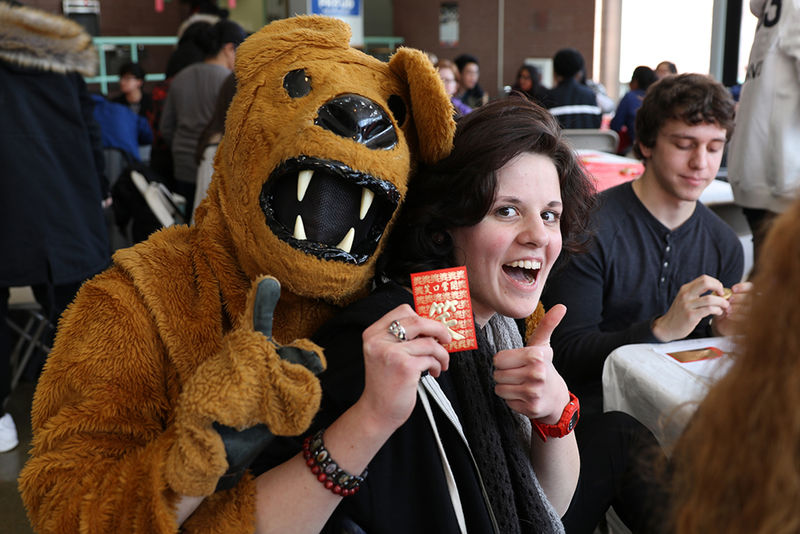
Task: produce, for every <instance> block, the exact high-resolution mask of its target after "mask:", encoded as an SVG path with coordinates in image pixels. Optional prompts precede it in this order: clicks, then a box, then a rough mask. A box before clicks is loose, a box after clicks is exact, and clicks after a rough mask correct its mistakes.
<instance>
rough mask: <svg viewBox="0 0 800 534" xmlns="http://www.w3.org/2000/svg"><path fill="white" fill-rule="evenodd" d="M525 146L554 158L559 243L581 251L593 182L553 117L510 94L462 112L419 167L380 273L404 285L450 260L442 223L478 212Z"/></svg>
mask: <svg viewBox="0 0 800 534" xmlns="http://www.w3.org/2000/svg"><path fill="white" fill-rule="evenodd" d="M525 152H531V153H535V154H541V155H543V156H546V157H548V158H550V160H551V161H552V162H553V164H554V165H555V167H556V171H557V172H558V178H559V182H560V189H561V200H562V204H563V212H562V214H561V234H562V238H563V250H564V251H566V252H567V253H574V252H582V251H584V250H585V248H586V245H587V242H588V239H589V237H590V232H589V229H588V227H587V225H588V221H589V212H590V210H591V209H592V208H593V207H594V196H595V189H594V185H593V183H592V181H591V180H590V179H589V178H588V177H587V176H586V174H585V171H584V169H583V168H582V167H581V165H580V163H579V162H578V160H577V157H576V155H575V152H574V151H573V149H572V148H571V147H570V146H569V145H568V144H567V142H566V141H565V139H564V138H563V137H562V135H561V128H560V127H559V126H558V123H557V122H556V120H555V119H554V118H553V116H552V115H550V113H549V112H547V111H546V110H545V109H544V108H542V107H540V106H538V105H537V104H535V103H533V102H531V101H529V100H527V99H525V98H521V97H510V98H506V99H503V100H497V101H494V102H491V103H489V104H486V105H484V106H481V107H480V108H478V109H476V110H474V111H472V112H471V113H469V114H467V115H465V116H464V117H462V118H461V119H460V120H459V122H458V125H457V128H456V134H455V138H454V141H453V150H452V152H451V153H450V155H448V156H447V157H446V158H444V159H443V160H441V161H439V162H438V163H436V164H434V165H432V166H429V167H421V168H420V169H418V171H417V172H416V173H415V175H414V176H413V177H412V179H411V181H410V183H409V189H408V194H407V196H406V200H405V203H404V204H403V206H402V208H401V211H400V214H399V216H398V220H397V223H396V224H395V226H394V229H393V231H392V235H391V237H390V239H389V242H388V246H387V249H386V252H385V253H384V255H383V257H382V258H381V261H380V263H379V265H378V272H379V273H382V274H383V275H385V276H387V277H388V278H390V279H393V280H395V281H397V282H399V283H402V284H408V275H409V274H410V273H413V272H419V271H427V270H432V269H442V268H446V267H452V266H454V265H455V259H454V255H453V241H452V239H451V238H450V234H449V232H448V230H451V229H453V228H458V227H463V226H472V225H475V224H477V223H479V222H480V221H481V219H483V217H484V216H485V215H486V214H487V213H488V212H489V209H490V208H491V205H492V202H493V201H494V196H495V189H496V188H497V171H498V170H499V169H500V168H502V167H503V166H504V165H505V164H506V163H508V162H509V161H511V160H512V159H514V158H515V157H516V156H518V155H520V154H522V153H525Z"/></svg>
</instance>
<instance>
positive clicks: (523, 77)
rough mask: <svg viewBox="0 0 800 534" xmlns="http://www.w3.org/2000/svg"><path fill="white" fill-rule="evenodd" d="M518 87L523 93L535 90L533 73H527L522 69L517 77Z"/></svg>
mask: <svg viewBox="0 0 800 534" xmlns="http://www.w3.org/2000/svg"><path fill="white" fill-rule="evenodd" d="M517 85H519V88H520V89H522V90H523V91H530V90H531V88H533V80H532V79H531V73H530V72H528V71H527V69H521V70H520V71H519V74H518V75H517Z"/></svg>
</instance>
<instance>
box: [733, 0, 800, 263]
mask: <svg viewBox="0 0 800 534" xmlns="http://www.w3.org/2000/svg"><path fill="white" fill-rule="evenodd" d="M750 10H751V11H752V13H753V14H754V15H756V16H757V17H758V26H757V28H756V35H755V40H754V41H753V46H752V49H751V51H750V61H749V63H748V67H747V79H745V82H744V84H743V86H742V91H741V97H740V99H739V108H738V111H737V122H738V124H737V126H736V132H735V134H734V135H733V138H732V139H731V144H730V149H729V151H728V180H729V181H730V183H731V187H732V188H733V197H734V199H735V200H736V204H738V205H740V206H742V208H743V210H742V211H743V212H744V214H745V217H746V218H747V222H748V224H749V225H750V229H751V230H752V232H753V259H754V266H755V268H756V269H758V256H759V253H760V250H761V241H762V239H763V236H764V235H765V234H766V230H767V228H768V227H769V224H770V222H771V221H772V219H774V218H775V216H776V215H777V214H778V213H782V212H783V211H785V210H786V209H787V208H788V207H789V206H790V205H791V204H792V202H793V201H794V199H796V198H797V193H798V187H800V151H798V147H800V3H798V2H797V1H795V2H783V3H782V4H781V3H777V2H774V1H767V0H752V1H751V2H750Z"/></svg>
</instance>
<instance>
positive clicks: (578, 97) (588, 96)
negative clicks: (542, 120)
mask: <svg viewBox="0 0 800 534" xmlns="http://www.w3.org/2000/svg"><path fill="white" fill-rule="evenodd" d="M545 107H546V108H547V109H548V110H550V113H552V114H553V116H554V117H555V118H556V119H558V122H559V123H560V124H561V127H562V128H600V124H601V123H602V121H603V111H602V110H601V109H600V107H599V106H598V105H597V97H595V95H594V91H592V90H591V89H590V88H589V87H587V86H585V85H583V84H581V83H578V82H577V81H576V80H574V79H569V80H565V81H562V82H561V83H559V84H558V85H557V86H555V87H553V88H552V89H550V91H548V93H547V97H546V98H545Z"/></svg>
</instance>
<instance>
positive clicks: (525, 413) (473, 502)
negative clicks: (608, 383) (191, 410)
mask: <svg viewBox="0 0 800 534" xmlns="http://www.w3.org/2000/svg"><path fill="white" fill-rule="evenodd" d="M376 196H377V195H376ZM592 198H593V191H592V186H591V184H590V182H589V180H588V179H587V177H586V176H584V174H583V172H582V170H581V168H580V166H579V165H578V163H577V161H576V159H575V155H574V153H573V152H572V150H571V149H570V148H569V146H568V145H567V144H566V143H565V142H564V141H563V139H562V138H561V134H560V131H559V128H558V126H557V124H556V123H555V121H554V120H553V118H552V117H551V116H550V115H549V114H548V113H547V112H546V111H544V110H543V109H542V108H540V107H538V106H536V105H534V104H532V103H530V102H529V101H527V100H525V99H522V98H510V99H505V100H502V101H498V102H495V103H490V104H487V105H485V106H482V107H481V108H479V110H478V111H474V112H473V113H471V114H469V115H467V116H466V117H465V118H464V119H462V122H461V123H460V125H459V126H458V129H457V133H456V137H455V142H454V148H453V151H452V152H451V154H450V156H449V157H447V158H445V159H444V160H442V161H440V162H439V163H437V164H435V165H433V166H432V167H428V168H423V169H420V171H419V173H418V174H417V176H416V177H414V178H413V179H412V181H411V183H410V185H409V189H408V193H407V201H406V203H405V204H404V205H403V207H402V208H401V212H400V215H399V216H398V222H397V225H398V226H397V227H396V230H395V231H393V233H392V237H390V242H389V246H388V249H387V253H386V254H385V255H384V257H383V259H382V264H381V267H379V269H380V270H381V271H382V273H383V276H382V278H381V281H382V282H383V283H381V284H379V287H378V288H377V289H376V290H375V291H374V292H373V294H372V295H370V296H369V297H367V298H365V299H363V300H361V301H359V302H357V303H355V304H354V305H352V306H350V307H349V308H346V309H345V310H343V311H342V313H340V314H337V316H336V318H334V319H333V320H331V321H329V322H328V323H327V324H326V325H325V326H323V327H322V329H320V331H319V332H317V334H315V336H314V339H315V341H316V342H318V343H320V344H321V345H322V346H324V347H325V351H326V355H327V358H328V369H327V370H326V371H325V373H324V374H323V375H322V376H321V377H320V379H321V383H322V387H323V403H322V407H321V412H320V413H319V414H318V416H317V418H316V419H315V428H314V429H313V430H315V431H316V432H317V434H315V437H314V438H312V439H311V440H310V441H309V442H308V444H307V445H305V448H306V449H307V451H306V454H305V460H304V457H303V456H302V455H298V456H295V458H293V459H291V460H289V461H288V462H284V463H283V464H280V465H277V466H275V467H273V468H272V469H269V467H271V465H269V459H270V458H272V459H274V458H277V457H278V451H277V450H273V451H271V452H270V453H268V455H267V456H269V457H270V458H267V457H266V456H265V457H263V458H262V460H264V461H265V462H267V464H265V465H264V468H265V469H267V470H266V472H265V473H263V474H262V475H260V477H259V481H260V483H261V484H262V485H263V486H264V487H267V486H268V485H271V484H276V485H280V486H281V487H282V488H288V487H291V488H297V487H298V480H300V482H301V483H302V488H301V489H303V490H304V491H305V492H306V493H305V494H304V495H305V496H304V499H305V501H304V502H308V499H309V498H310V497H309V496H312V495H313V496H316V497H319V498H320V500H319V501H316V502H319V503H320V504H325V506H326V507H327V506H330V508H327V509H328V510H330V512H332V513H331V514H330V517H329V518H328V517H322V518H321V519H322V520H323V521H326V522H327V523H326V526H325V527H323V528H322V531H323V532H328V531H332V532H338V531H340V530H343V529H344V527H345V526H346V527H347V529H348V530H352V531H357V532H360V531H365V532H446V533H449V532H453V533H455V532H466V531H474V532H503V533H505V532H511V533H514V532H523V531H526V530H527V525H536V531H537V532H563V528H564V527H563V526H562V524H561V520H560V516H561V515H562V514H563V513H564V511H565V510H566V509H567V507H568V506H569V504H570V502H571V500H572V496H573V492H574V490H575V487H576V484H577V477H578V470H579V459H578V451H577V446H576V443H575V438H574V435H573V434H572V432H571V430H572V428H573V426H574V424H575V422H576V421H577V418H578V413H579V412H578V402H577V399H575V397H574V396H572V395H571V394H570V393H569V391H568V390H567V387H566V385H565V383H564V381H563V379H562V378H561V377H560V376H559V375H558V373H557V372H556V371H555V369H554V368H553V365H552V356H553V355H552V350H551V349H550V347H549V343H548V340H549V335H550V332H551V331H552V329H553V328H554V327H555V325H556V324H558V322H559V321H560V319H561V317H562V316H563V314H564V307H563V306H556V307H554V308H553V309H552V310H550V312H549V313H548V314H546V315H545V316H544V318H543V319H541V321H540V323H539V327H538V328H537V329H536V331H535V332H534V333H533V334H532V335H531V336H530V337H529V339H528V340H527V345H525V343H524V342H523V338H522V334H521V332H520V331H519V330H518V327H517V324H516V323H515V321H514V320H515V319H524V318H526V317H528V316H530V315H531V314H533V313H534V312H535V311H536V310H537V309H538V308H537V306H538V303H539V297H540V295H541V292H542V288H543V287H544V284H545V282H546V280H547V276H548V274H549V272H550V269H551V268H552V266H553V264H554V263H555V261H556V258H557V257H558V256H559V253H560V252H561V249H562V242H563V246H564V247H565V248H566V249H568V250H569V251H576V250H579V249H581V245H582V241H583V238H584V235H583V234H585V230H586V229H585V228H584V226H583V221H585V220H586V219H587V217H586V214H587V210H588V209H589V207H590V205H591V203H592ZM373 208H374V205H373ZM392 240H393V241H392ZM458 265H466V267H467V273H468V278H469V284H470V288H471V304H472V309H473V311H474V312H475V317H474V318H475V321H476V323H477V332H476V334H477V339H478V348H477V349H476V350H473V351H472V352H469V353H464V352H461V353H458V354H453V355H452V357H451V355H449V354H448V353H447V351H446V350H445V349H444V347H443V346H442V345H443V344H446V343H448V342H449V341H450V340H451V334H450V333H449V332H448V329H447V328H446V326H445V325H444V324H442V323H440V322H438V321H436V320H433V319H427V318H422V317H420V316H418V315H417V314H416V313H415V312H414V310H413V309H412V308H411V306H410V304H411V302H412V295H411V293H410V291H409V290H408V287H409V286H410V284H409V276H410V274H411V273H413V272H417V271H424V270H431V269H440V268H445V267H453V266H458ZM421 374H422V375H423V378H422V380H420V375H421ZM534 430H535V432H534ZM435 434H438V436H439V439H438V441H437V439H436V438H434V435H435ZM323 442H324V445H322V443H323ZM296 447H297V448H299V445H296ZM320 447H323V448H324V453H323V457H324V460H322V462H323V463H324V462H328V461H329V458H334V459H335V461H336V463H335V467H334V468H331V471H332V472H334V473H336V474H335V475H334V476H335V477H339V478H341V479H342V480H343V481H344V482H345V484H350V483H351V481H352V480H357V481H358V482H357V484H356V483H352V484H353V485H354V486H357V488H358V493H357V494H352V495H348V496H347V497H346V498H344V500H342V498H341V497H338V498H337V497H332V496H331V492H330V491H327V489H326V486H324V485H323V484H319V483H318V482H317V481H316V480H314V479H313V478H312V477H311V476H308V474H307V471H308V470H309V467H310V468H311V472H314V473H316V472H322V473H323V474H324V472H325V471H326V470H327V467H326V465H327V464H326V465H318V464H320V461H317V459H316V458H317V457H318V456H316V455H315V454H313V451H319V450H320ZM497 451H504V454H502V455H501V456H500V457H498V456H497ZM272 465H274V463H273V464H272ZM409 466H413V467H412V468H409ZM315 469H317V471H314V470H315ZM337 469H339V470H345V472H343V473H339V471H336V470H337ZM304 471H305V472H306V473H304ZM365 472H368V473H369V475H368V476H365V475H363V473H365ZM359 473H361V475H359ZM298 477H299V478H298ZM323 478H324V477H323ZM343 491H344V490H343ZM269 493H270V492H265V494H269ZM284 493H285V492H284ZM298 495H299V494H298ZM322 497H325V498H326V499H327V500H323V499H322ZM340 500H341V502H339V501H340ZM272 504H273V505H274V506H286V507H288V506H291V505H292V504H293V498H292V497H291V495H290V494H286V497H285V500H283V501H281V502H277V501H273V502H272ZM332 505H338V506H336V508H335V511H334V510H333V506H332ZM315 509H316V510H317V511H320V510H321V509H320V508H315ZM378 509H379V510H391V513H381V514H375V513H374V510H378ZM323 515H324V514H323V513H320V514H319V515H318V517H319V516H323ZM354 525H356V526H357V527H358V528H357V529H356V528H354ZM359 529H360V530H359Z"/></svg>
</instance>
